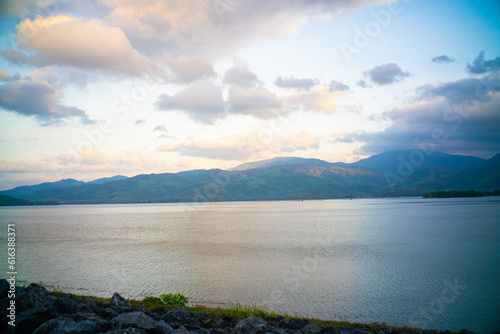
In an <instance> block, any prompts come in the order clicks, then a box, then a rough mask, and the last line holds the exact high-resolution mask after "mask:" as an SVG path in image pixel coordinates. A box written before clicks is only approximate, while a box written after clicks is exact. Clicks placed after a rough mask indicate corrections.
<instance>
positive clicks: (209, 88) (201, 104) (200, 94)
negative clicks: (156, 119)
mask: <svg viewBox="0 0 500 334" xmlns="http://www.w3.org/2000/svg"><path fill="white" fill-rule="evenodd" d="M156 106H157V108H158V109H160V110H178V111H184V112H186V113H188V115H189V116H190V117H191V118H193V119H194V120H196V121H200V122H203V123H207V124H211V123H213V122H214V121H215V120H216V119H217V118H221V117H223V116H224V101H223V99H222V88H221V87H220V86H217V85H215V84H214V83H212V82H210V81H201V82H197V83H195V84H193V85H192V86H190V87H188V88H186V89H184V90H183V91H181V92H180V93H178V94H175V95H167V94H162V95H160V96H159V97H158V101H157V102H156Z"/></svg>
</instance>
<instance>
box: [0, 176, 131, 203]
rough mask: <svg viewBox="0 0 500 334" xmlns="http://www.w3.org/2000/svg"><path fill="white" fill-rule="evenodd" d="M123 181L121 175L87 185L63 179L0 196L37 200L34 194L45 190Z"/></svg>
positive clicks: (22, 187)
mask: <svg viewBox="0 0 500 334" xmlns="http://www.w3.org/2000/svg"><path fill="white" fill-rule="evenodd" d="M124 179H127V177H126V176H123V175H116V176H112V177H103V178H100V179H97V180H94V181H90V182H87V183H86V182H83V181H77V180H75V179H64V180H60V181H57V182H45V183H40V184H36V185H33V186H21V187H16V188H14V189H10V190H4V191H0V194H3V195H8V196H12V197H15V198H24V199H38V196H34V194H36V193H39V192H43V191H46V190H51V191H60V190H61V189H62V188H71V187H76V186H81V185H85V184H105V183H108V182H113V181H119V180H124Z"/></svg>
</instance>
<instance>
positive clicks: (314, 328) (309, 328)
mask: <svg viewBox="0 0 500 334" xmlns="http://www.w3.org/2000/svg"><path fill="white" fill-rule="evenodd" d="M301 331H302V333H319V332H322V330H321V327H319V326H318V325H316V324H315V323H311V322H309V321H308V324H307V325H305V326H304V327H302V330H301ZM330 333H333V332H330Z"/></svg>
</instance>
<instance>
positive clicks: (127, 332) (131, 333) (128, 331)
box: [104, 327, 147, 334]
mask: <svg viewBox="0 0 500 334" xmlns="http://www.w3.org/2000/svg"><path fill="white" fill-rule="evenodd" d="M104 334H147V333H146V331H144V330H142V329H138V328H132V327H129V328H125V329H116V330H113V331H109V332H106V333H104Z"/></svg>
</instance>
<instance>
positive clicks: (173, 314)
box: [161, 306, 201, 327]
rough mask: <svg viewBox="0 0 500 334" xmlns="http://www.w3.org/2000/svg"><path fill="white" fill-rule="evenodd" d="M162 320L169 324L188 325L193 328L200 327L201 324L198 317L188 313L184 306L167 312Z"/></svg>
mask: <svg viewBox="0 0 500 334" xmlns="http://www.w3.org/2000/svg"><path fill="white" fill-rule="evenodd" d="M161 319H162V320H164V321H165V322H167V323H169V324H177V325H190V326H195V327H200V326H201V322H200V319H198V317H196V316H195V315H194V314H193V313H191V312H189V311H188V310H187V309H186V308H185V307H184V306H182V307H177V308H175V309H173V310H172V311H169V312H167V313H166V314H165V315H163V316H162V317H161Z"/></svg>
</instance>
